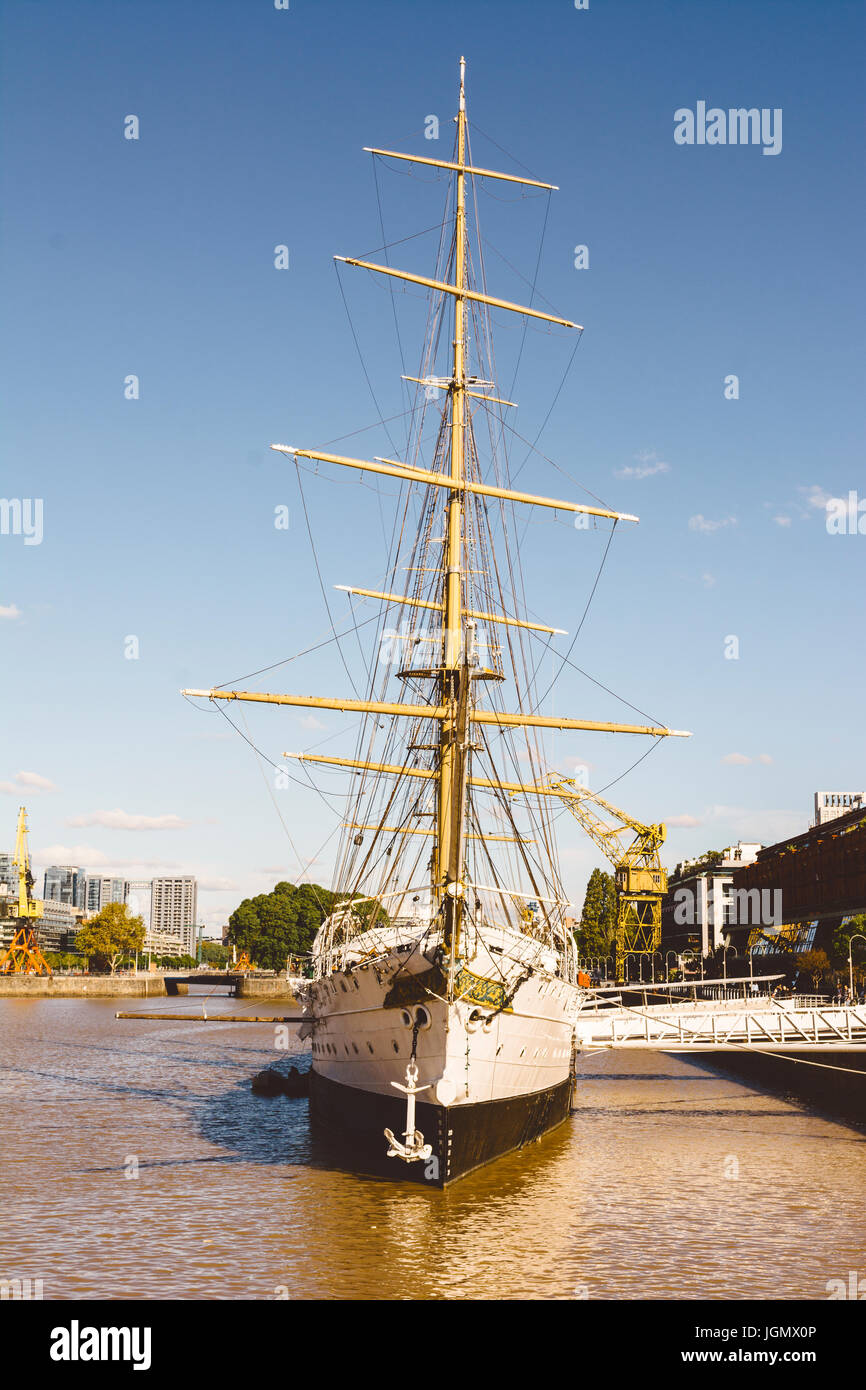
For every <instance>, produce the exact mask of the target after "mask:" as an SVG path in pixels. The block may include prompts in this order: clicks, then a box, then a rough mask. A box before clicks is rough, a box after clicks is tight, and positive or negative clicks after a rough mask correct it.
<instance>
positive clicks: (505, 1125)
mask: <svg viewBox="0 0 866 1390" xmlns="http://www.w3.org/2000/svg"><path fill="white" fill-rule="evenodd" d="M572 1085H573V1081H572V1078H571V1077H566V1079H565V1081H561V1082H560V1083H559V1085H557V1086H552V1087H551V1088H550V1089H549V1090H546V1091H536V1092H535V1093H534V1094H532V1095H528V1096H509V1097H508V1098H506V1099H504V1100H492V1101H480V1102H479V1103H477V1104H475V1105H450V1106H443V1105H429V1104H426V1103H425V1102H424V1101H421V1100H419V1101H418V1102H417V1108H416V1116H415V1122H416V1124H417V1126H418V1128H419V1129H420V1130H421V1131H422V1133H423V1134H424V1138H425V1139H426V1140H427V1142H428V1143H429V1144H430V1145H431V1147H432V1151H433V1152H432V1154H431V1156H430V1158H429V1159H428V1160H426V1161H424V1160H419V1161H418V1162H416V1163H403V1162H401V1161H400V1160H399V1159H396V1158H389V1157H388V1156H387V1148H388V1146H387V1141H386V1140H385V1138H384V1131H385V1129H386V1127H387V1128H388V1129H391V1130H393V1132H394V1133H395V1134H399V1133H400V1131H401V1130H402V1125H403V1119H404V1117H405V1114H406V1105H405V1102H403V1101H402V1100H401V1098H400V1096H399V1095H398V1093H397V1092H396V1091H395V1092H394V1095H393V1097H391V1096H384V1095H376V1094H374V1093H372V1092H370V1091H359V1090H356V1089H355V1088H354V1087H353V1086H342V1085H340V1083H339V1082H335V1081H329V1080H328V1079H327V1078H326V1077H323V1076H320V1075H318V1074H317V1073H316V1072H315V1071H314V1072H313V1073H312V1074H311V1077H310V1119H311V1121H312V1124H313V1125H314V1126H315V1127H316V1128H317V1129H320V1130H321V1132H322V1135H323V1137H325V1138H326V1139H327V1140H328V1141H329V1142H330V1143H332V1144H334V1145H335V1146H336V1147H337V1148H338V1149H339V1151H340V1153H341V1154H342V1155H343V1156H344V1157H345V1159H346V1161H347V1163H349V1164H350V1165H351V1167H352V1169H353V1170H356V1171H361V1172H365V1173H370V1174H372V1175H376V1176H380V1177H385V1178H388V1179H391V1180H394V1179H398V1180H400V1181H402V1182H422V1183H425V1184H426V1185H427V1186H429V1187H447V1186H448V1185H449V1184H450V1183H453V1182H455V1181H456V1180H457V1179H458V1178H463V1177H465V1176H466V1175H467V1173H471V1172H473V1171H474V1170H475V1169H476V1168H481V1167H483V1166H484V1165H485V1164H486V1163H492V1162H493V1160H494V1159H497V1158H502V1157H504V1155H505V1154H508V1153H511V1152H513V1150H515V1149H519V1148H522V1147H523V1146H524V1145H525V1144H529V1143H531V1142H532V1141H533V1140H535V1139H539V1138H540V1137H541V1136H542V1135H543V1134H546V1133H547V1132H548V1131H549V1130H552V1129H556V1128H557V1126H558V1125H561V1124H563V1123H564V1122H565V1120H567V1119H568V1116H569V1114H570V1112H571V1093H572Z"/></svg>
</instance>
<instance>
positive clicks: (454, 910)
mask: <svg viewBox="0 0 866 1390" xmlns="http://www.w3.org/2000/svg"><path fill="white" fill-rule="evenodd" d="M465 79H466V60H465V59H464V58H461V59H460V99H459V103H458V108H457V171H456V172H457V188H456V206H455V227H454V235H455V242H454V286H455V290H456V294H455V296H454V344H453V353H454V355H453V366H452V375H451V388H450V396H451V448H450V463H451V467H450V475H451V483H452V488H451V491H450V492H449V494H448V503H447V524H446V528H445V556H444V575H443V595H442V609H443V618H444V624H443V626H444V633H443V653H442V671H441V675H440V678H439V679H440V699H439V703H440V705H442V706H444V707H445V709H446V711H447V713H446V717H445V718H444V719H443V720H442V723H441V725H440V735H439V777H438V796H437V816H436V828H437V833H436V841H435V848H434V858H433V873H434V886H435V887H436V888H437V889H438V891H439V892H440V893H442V915H443V928H444V938H445V945H446V948H447V949H448V950H449V952H450V955H451V959H452V961H453V960H454V958H455V956H456V954H457V948H458V944H459V938H460V923H461V918H462V915H463V842H464V824H463V822H464V808H465V799H466V765H467V753H468V748H467V743H468V739H467V730H468V713H469V698H470V684H469V683H470V679H471V677H470V672H469V667H468V663H467V661H466V659H465V658H466V655H467V654H466V653H465V652H464V644H463V611H462V610H463V491H462V488H463V483H464V480H465V442H466V300H465V299H464V291H465V289H466V91H465ZM437 880H438V882H437Z"/></svg>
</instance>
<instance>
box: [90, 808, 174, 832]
mask: <svg viewBox="0 0 866 1390" xmlns="http://www.w3.org/2000/svg"><path fill="white" fill-rule="evenodd" d="M190 823H191V822H190V821H188V820H181V818H180V816H174V815H167V816H139V815H132V814H130V812H129V811H121V810H120V809H117V810H114V811H91V812H90V813H89V814H88V815H84V816H71V817H70V818H69V820H67V822H66V824H67V825H73V826H76V827H77V826H84V825H101V826H103V827H104V829H106V830H185V829H186V827H187V826H188V825H189V824H190Z"/></svg>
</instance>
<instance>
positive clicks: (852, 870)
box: [728, 807, 866, 955]
mask: <svg viewBox="0 0 866 1390" xmlns="http://www.w3.org/2000/svg"><path fill="white" fill-rule="evenodd" d="M733 888H734V890H735V891H736V892H737V893H738V894H740V893H741V892H742V891H745V892H750V891H752V890H754V889H757V890H758V891H759V892H761V891H762V890H763V891H764V892H767V893H769V894H772V893H773V892H774V891H775V890H778V889H781V893H782V921H783V925H782V927H781V929H780V928H773V927H769V928H767V927H763V928H761V929H757V930H756V929H755V928H754V927H752V926H749V925H742V926H739V925H734V924H733V923H732V924H731V926H730V928H729V931H728V939H729V941H730V944H731V945H732V946H735V947H736V949H737V951H738V952H739V953H740V954H745V953H746V952H748V951H749V950H752V951H753V952H754V954H755V955H763V954H767V955H771V954H775V952H774V950H773V943H772V938H773V936H774V935H777V936H778V937H781V939H782V940H783V941H784V942H785V945H786V947H787V949H788V950H791V949H793V950H795V951H797V952H801V951H808V950H811V949H812V948H823V949H825V950H826V949H827V948H828V947H829V945H830V942H831V939H832V935H833V932H834V930H835V928H836V927H837V926H839V924H840V923H841V922H843V921H844V920H845V919H846V918H848V917H853V916H856V915H857V914H858V913H862V912H866V808H864V807H858V808H857V809H856V810H854V811H851V812H849V813H848V814H847V815H844V816H839V817H838V819H836V820H832V821H829V822H827V823H826V824H824V825H815V826H812V828H811V829H810V830H807V831H805V832H804V834H802V835H796V836H794V837H793V838H791V839H787V840H781V841H780V842H779V843H778V844H776V845H768V846H767V848H766V849H762V850H761V851H760V852H759V853H758V856H757V859H756V860H755V862H754V863H753V864H747V865H745V866H744V867H743V868H742V869H737V870H736V871H735V872H734V875H733ZM741 901H742V899H741Z"/></svg>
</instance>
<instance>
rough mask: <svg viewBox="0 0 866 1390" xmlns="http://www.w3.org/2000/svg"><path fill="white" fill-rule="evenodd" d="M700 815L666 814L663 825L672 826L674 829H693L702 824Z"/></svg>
mask: <svg viewBox="0 0 866 1390" xmlns="http://www.w3.org/2000/svg"><path fill="white" fill-rule="evenodd" d="M703 823H704V822H703V820H702V819H701V817H700V816H689V815H682V816H666V817H665V825H670V826H673V827H674V829H676V830H693V829H695V827H696V826H698V825H703Z"/></svg>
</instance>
